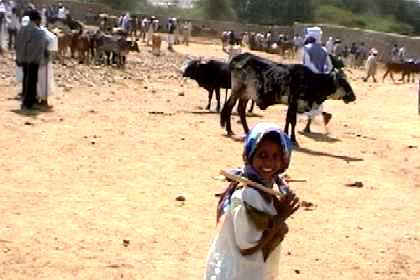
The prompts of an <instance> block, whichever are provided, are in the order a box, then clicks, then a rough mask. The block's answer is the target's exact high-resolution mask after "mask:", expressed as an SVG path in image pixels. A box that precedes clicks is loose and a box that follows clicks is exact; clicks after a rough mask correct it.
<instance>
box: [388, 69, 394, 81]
mask: <svg viewBox="0 0 420 280" xmlns="http://www.w3.org/2000/svg"><path fill="white" fill-rule="evenodd" d="M389 76H390V77H391V80H392V82H393V83H395V80H394V74H392V71H390V72H389Z"/></svg>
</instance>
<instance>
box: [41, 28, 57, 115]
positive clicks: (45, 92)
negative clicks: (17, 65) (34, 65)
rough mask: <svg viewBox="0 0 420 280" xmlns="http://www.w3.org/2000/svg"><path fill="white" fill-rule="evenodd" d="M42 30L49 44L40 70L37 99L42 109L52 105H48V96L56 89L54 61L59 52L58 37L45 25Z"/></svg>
mask: <svg viewBox="0 0 420 280" xmlns="http://www.w3.org/2000/svg"><path fill="white" fill-rule="evenodd" d="M41 30H42V31H43V32H44V33H45V37H46V38H47V41H48V45H47V52H46V53H45V56H44V57H43V59H42V60H41V64H40V66H39V70H38V83H37V99H38V102H39V105H40V106H42V109H50V108H51V106H50V105H48V97H49V96H51V95H52V94H53V92H54V89H55V82H54V69H53V64H52V61H54V56H55V55H56V53H57V52H58V38H57V36H56V35H55V34H54V33H52V32H50V31H49V30H48V29H47V28H45V27H41Z"/></svg>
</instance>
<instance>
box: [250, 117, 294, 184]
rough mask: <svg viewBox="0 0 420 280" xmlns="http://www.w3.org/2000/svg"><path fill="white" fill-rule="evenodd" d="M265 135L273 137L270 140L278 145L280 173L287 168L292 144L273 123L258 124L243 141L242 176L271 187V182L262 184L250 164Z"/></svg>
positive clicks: (262, 181)
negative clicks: (243, 162)
mask: <svg viewBox="0 0 420 280" xmlns="http://www.w3.org/2000/svg"><path fill="white" fill-rule="evenodd" d="M266 135H273V136H274V137H273V138H272V139H275V141H276V143H277V144H279V145H280V147H281V148H282V152H283V159H282V161H283V168H284V169H283V170H281V171H280V172H284V171H286V170H287V168H289V165H290V158H291V155H292V144H291V141H290V139H289V136H287V134H286V133H284V132H283V131H282V130H281V129H280V128H279V127H278V126H277V125H276V124H274V123H258V124H257V125H255V126H254V127H253V128H252V129H251V131H250V132H249V133H248V135H247V137H246V139H245V148H244V155H243V156H244V160H245V163H246V165H245V170H244V176H246V177H248V178H249V179H251V180H255V181H257V182H260V183H264V184H266V185H267V184H269V185H271V184H272V182H264V180H263V179H262V178H261V176H259V175H258V173H257V172H256V171H255V169H254V168H253V167H252V165H251V162H252V158H253V156H254V155H255V151H256V150H257V148H258V145H259V144H260V143H261V140H262V139H263V138H264V136H266Z"/></svg>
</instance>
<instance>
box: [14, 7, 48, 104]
mask: <svg viewBox="0 0 420 280" xmlns="http://www.w3.org/2000/svg"><path fill="white" fill-rule="evenodd" d="M29 18H30V22H29V24H28V25H27V26H24V27H22V28H21V29H20V30H19V33H18V34H17V37H16V63H17V64H18V65H20V66H22V68H23V86H22V89H23V92H22V94H23V99H22V105H21V110H22V111H27V110H31V109H33V106H34V104H35V102H36V95H37V83H38V68H39V65H40V64H41V63H42V62H43V61H44V60H45V59H47V57H46V54H47V44H48V41H47V38H46V37H45V33H44V32H43V31H42V30H41V29H40V28H39V25H40V24H41V15H40V14H39V13H38V12H37V11H36V10H32V11H30V12H29Z"/></svg>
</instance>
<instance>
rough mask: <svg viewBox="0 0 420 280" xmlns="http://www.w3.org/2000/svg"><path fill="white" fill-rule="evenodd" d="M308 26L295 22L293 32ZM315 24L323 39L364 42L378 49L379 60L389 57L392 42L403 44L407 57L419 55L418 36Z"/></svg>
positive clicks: (347, 42)
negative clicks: (337, 38) (321, 32)
mask: <svg viewBox="0 0 420 280" xmlns="http://www.w3.org/2000/svg"><path fill="white" fill-rule="evenodd" d="M308 26H314V25H309V24H301V23H295V24H294V32H295V33H297V34H304V28H305V27H308ZM317 26H319V27H321V28H322V31H323V35H322V37H323V40H324V41H325V40H327V39H328V37H330V36H332V37H334V38H335V37H340V38H341V40H342V41H343V44H345V45H348V46H351V43H352V42H356V43H360V42H365V44H366V45H367V46H368V47H373V48H376V49H377V50H378V51H379V59H380V60H381V61H388V60H389V59H390V55H391V49H392V47H393V45H394V44H398V46H402V45H404V46H405V47H406V49H407V55H408V56H409V57H420V37H410V36H404V35H399V34H392V33H382V32H376V31H370V30H363V29H359V28H348V27H342V26H334V25H326V24H317Z"/></svg>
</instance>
